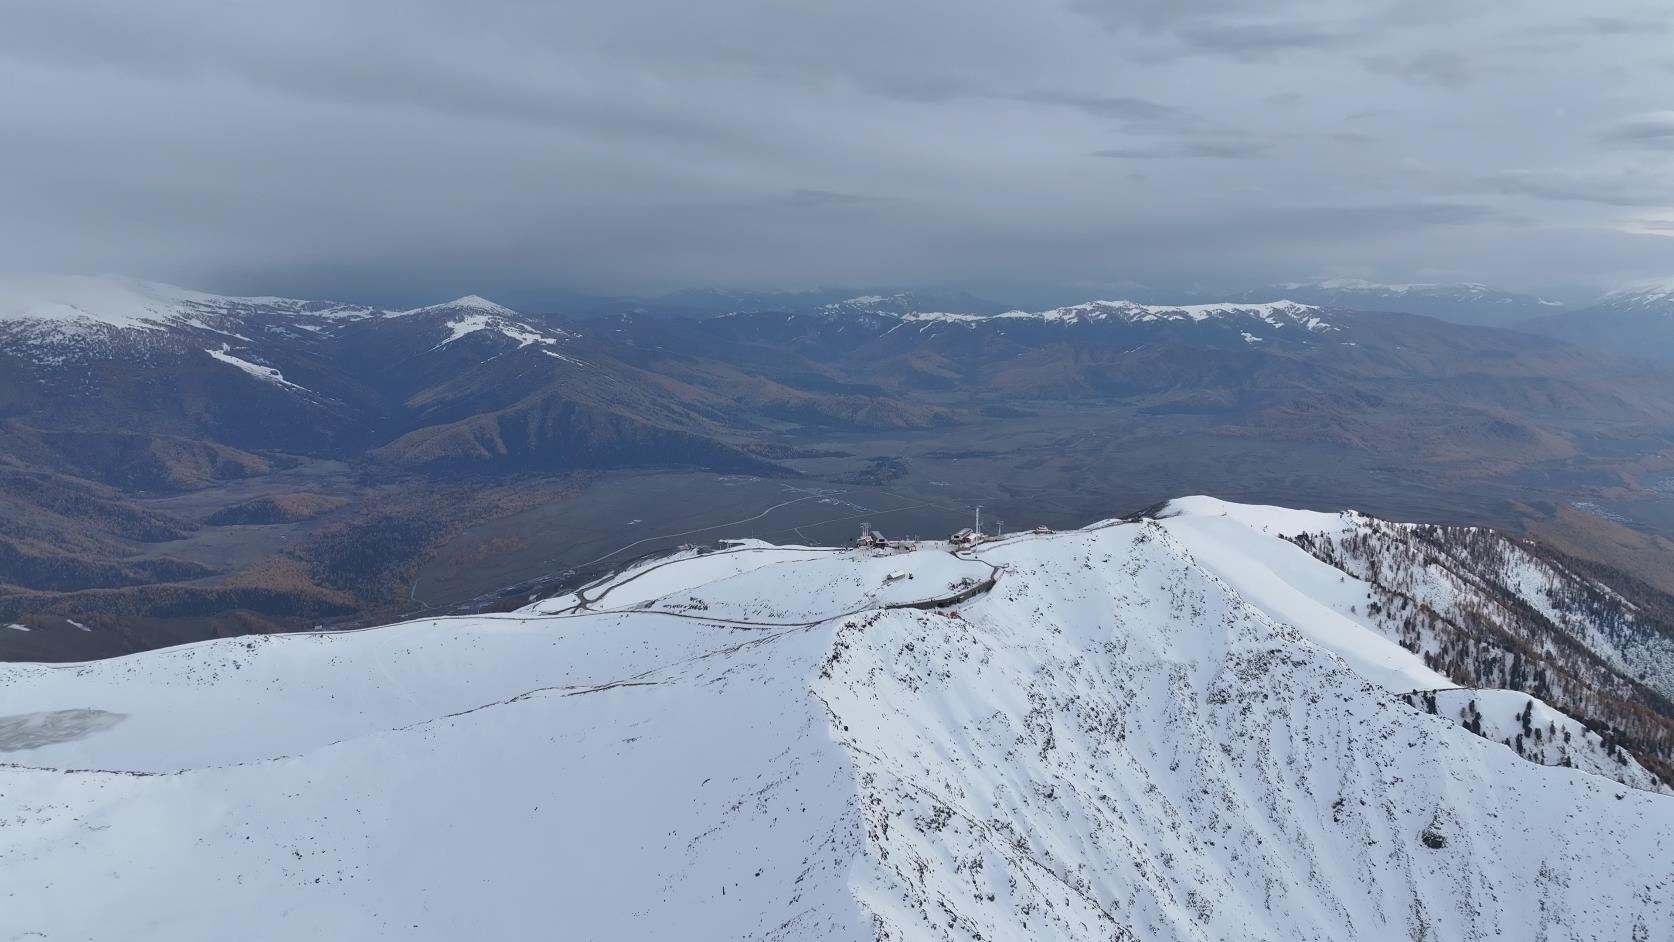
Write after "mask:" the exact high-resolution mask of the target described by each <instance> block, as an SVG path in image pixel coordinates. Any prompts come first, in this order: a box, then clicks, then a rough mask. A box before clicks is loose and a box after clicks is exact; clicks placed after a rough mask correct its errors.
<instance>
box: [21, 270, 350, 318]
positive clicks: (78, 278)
mask: <svg viewBox="0 0 1674 942" xmlns="http://www.w3.org/2000/svg"><path fill="white" fill-rule="evenodd" d="M255 310H261V311H267V312H277V313H288V314H294V315H305V316H307V317H309V318H315V319H326V320H330V319H343V318H359V317H367V316H370V315H371V313H372V311H371V309H370V308H367V307H364V306H361V305H353V304H338V303H336V302H330V301H303V300H297V299H295V298H273V297H229V296H226V295H218V294H209V293H207V292H203V291H193V290H191V289H188V288H180V287H176V286H174V285H167V284H162V283H159V282H154V281H142V280H140V279H137V278H124V277H120V276H115V275H99V276H86V275H0V323H4V322H9V321H33V322H48V323H55V324H58V325H60V327H61V329H64V330H74V329H76V328H77V327H85V326H91V325H100V326H104V327H111V328H116V329H119V330H152V331H154V330H164V329H167V328H168V327H170V326H177V325H185V326H195V327H201V328H206V329H218V328H219V327H222V326H225V324H224V323H223V321H225V320H226V319H227V318H229V317H233V316H236V315H239V314H244V313H249V312H251V311H255Z"/></svg>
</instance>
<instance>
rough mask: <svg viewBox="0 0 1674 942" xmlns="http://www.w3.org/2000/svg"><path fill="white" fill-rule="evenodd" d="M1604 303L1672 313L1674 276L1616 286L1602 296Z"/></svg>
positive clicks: (1624, 307) (1629, 308)
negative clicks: (1613, 289) (1622, 286)
mask: <svg viewBox="0 0 1674 942" xmlns="http://www.w3.org/2000/svg"><path fill="white" fill-rule="evenodd" d="M1602 303H1603V304H1605V305H1608V306H1610V307H1614V308H1620V309H1624V310H1636V309H1645V310H1655V311H1658V312H1661V313H1674V278H1661V279H1657V280H1654V281H1643V282H1640V283H1638V284H1633V285H1628V286H1627V287H1625V288H1618V289H1617V290H1615V291H1612V292H1610V293H1609V294H1607V295H1605V296H1604V300H1603V302H1602Z"/></svg>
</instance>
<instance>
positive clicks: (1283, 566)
mask: <svg viewBox="0 0 1674 942" xmlns="http://www.w3.org/2000/svg"><path fill="white" fill-rule="evenodd" d="M1294 514H1295V512H1289V511H1282V510H1279V509H1277V508H1250V507H1244V506H1240V505H1231V504H1224V503H1221V502H1216V501H1210V500H1207V499H1190V500H1186V501H1177V502H1175V503H1174V504H1173V505H1171V506H1170V507H1169V509H1168V510H1167V511H1165V512H1164V514H1163V519H1161V520H1158V521H1145V522H1134V523H1124V522H1106V523H1103V524H1100V525H1096V526H1094V527H1091V528H1089V529H1087V530H1082V531H1071V532H1066V533H1060V534H1052V535H1041V536H1037V535H1028V536H1014V537H1012V538H1009V539H1006V540H1001V541H997V542H992V543H988V544H984V545H983V546H981V547H980V548H978V549H976V550H975V551H973V552H969V553H965V554H960V555H954V554H952V553H950V552H948V551H947V550H946V549H945V548H940V547H934V546H931V545H924V546H921V547H919V548H918V549H916V550H914V551H911V552H901V553H893V554H878V553H876V552H875V551H871V550H830V549H820V548H811V547H791V548H772V547H768V546H766V545H765V544H758V543H745V544H741V545H740V546H738V547H737V548H736V549H734V550H732V551H728V552H722V553H712V554H707V555H701V556H700V555H696V554H692V553H688V554H682V555H679V556H676V557H674V558H671V559H663V560H654V561H650V562H647V563H643V564H641V565H639V566H637V567H635V568H633V569H630V570H628V571H626V572H624V573H621V574H619V575H617V576H614V577H611V578H609V579H606V580H602V581H601V582H600V583H598V584H596V585H594V586H590V587H587V588H585V589H583V590H582V591H581V592H580V593H579V594H577V595H575V596H571V597H569V598H567V599H554V600H548V601H546V602H539V603H536V604H534V605H532V606H530V607H529V608H527V609H525V610H522V611H519V612H514V613H508V614H504V615H494V616H476V617H465V618H439V619H429V620H424V621H418V622H410V623H406V624H401V625H393V626H388V627H383V628H377V629H368V630H363V631H357V632H345V633H338V634H306V635H289V636H272V637H263V638H237V639H227V640H220V641H213V642H206V643H202V644H195V645H189V646H184V647H180V648H174V649H169V650H163V651H155V652H150V653H147V654H141V655H135V656H131V657H125V658H119V659H113V660H109V661H100V662H94V663H88V664H80V665H55V666H48V665H30V664H10V665H0V689H4V690H5V691H6V696H5V698H4V701H3V702H4V707H3V711H0V712H3V713H4V714H5V715H0V749H4V750H6V751H4V752H0V761H3V762H5V763H6V764H5V765H0V794H4V795H5V796H6V799H7V803H6V806H7V812H6V815H5V826H4V827H0V928H4V929H5V930H6V935H5V936H4V937H6V938H11V937H18V938H45V939H77V940H80V939H89V938H91V939H107V938H119V939H124V940H130V939H168V940H171V942H179V940H195V939H204V940H208V939H217V940H218V939H225V938H229V937H236V938H241V939H274V940H279V939H286V940H291V939H297V938H302V937H310V936H312V937H318V938H333V939H335V938H355V939H459V938H528V937H556V938H565V939H624V938H693V939H732V938H749V939H799V940H800V939H842V940H849V939H853V940H875V939H879V938H887V939H898V940H917V939H970V938H983V939H988V940H1025V939H1028V940H1034V939H1056V938H1063V939H1143V940H1223V939H1224V940H1233V939H1238V940H1245V939H1263V940H1295V939H1318V940H1326V939H1331V940H1336V939H1351V938H1363V939H1409V938H1430V939H1449V940H1453V939H1459V940H1472V939H1482V940H1486V939H1535V938H1551V939H1599V940H1606V939H1609V940H1616V939H1635V938H1645V939H1655V938H1661V937H1665V936H1659V935H1657V933H1664V934H1666V931H1667V929H1666V927H1667V926H1668V925H1671V924H1674V798H1670V797H1668V796H1665V795H1662V794H1656V793H1654V792H1652V791H1650V790H1646V789H1641V788H1632V787H1628V786H1626V785H1623V784H1621V783H1618V782H1616V781H1612V780H1609V779H1606V778H1604V777H1602V776H1600V775H1595V774H1589V773H1588V772H1586V771H1583V770H1580V769H1570V768H1552V767H1547V766H1543V765H1539V764H1537V763H1536V762H1534V761H1530V760H1528V759H1525V758H1521V757H1519V756H1518V755H1517V754H1515V753H1514V752H1513V751H1512V750H1510V749H1508V748H1506V747H1505V746H1503V745H1501V744H1499V743H1498V742H1491V741H1489V740H1487V739H1484V738H1482V737H1479V736H1477V735H1474V734H1472V733H1470V732H1467V731H1466V730H1464V729H1462V728H1461V727H1460V726H1459V725H1458V723H1457V722H1456V721H1455V720H1453V719H1451V718H1448V717H1446V716H1440V715H1431V714H1430V713H1428V712H1426V711H1425V710H1423V709H1420V708H1416V707H1414V706H1412V705H1411V704H1409V703H1408V702H1406V701H1404V700H1403V699H1401V697H1400V696H1399V695H1398V694H1397V691H1405V690H1411V689H1417V688H1418V687H1422V686H1424V685H1425V683H1427V682H1429V681H1432V680H1434V678H1433V677H1429V676H1426V675H1425V674H1424V673H1423V671H1424V670H1426V669H1425V668H1423V665H1422V662H1421V661H1417V659H1416V656H1414V655H1411V654H1409V653H1408V652H1406V651H1405V650H1404V649H1401V648H1399V647H1398V646H1394V645H1392V644H1390V643H1389V642H1387V641H1386V640H1385V639H1383V638H1382V637H1381V636H1380V635H1379V634H1378V633H1377V632H1376V631H1375V630H1374V629H1373V628H1371V627H1369V625H1368V624H1366V623H1364V622H1362V621H1361V620H1359V618H1358V617H1357V612H1356V608H1360V609H1361V611H1363V610H1364V609H1363V607H1362V606H1361V604H1360V599H1361V598H1362V597H1363V596H1362V594H1361V593H1362V592H1363V589H1362V588H1359V587H1357V585H1356V582H1355V580H1353V579H1352V578H1345V577H1344V576H1343V574H1342V573H1340V572H1338V571H1337V570H1336V569H1333V568H1332V567H1330V566H1327V565H1326V564H1324V563H1321V562H1318V561H1317V560H1314V559H1313V558H1312V557H1310V556H1308V555H1307V554H1306V553H1304V552H1302V551H1301V550H1300V549H1298V548H1297V547H1295V546H1293V545H1292V544H1290V543H1287V542H1285V541H1283V540H1282V539H1280V536H1281V535H1282V534H1286V533H1287V532H1288V531H1289V530H1290V529H1291V528H1293V527H1301V528H1303V529H1304V530H1307V531H1310V532H1318V531H1319V530H1320V528H1321V527H1322V526H1328V525H1340V524H1342V523H1343V521H1346V520H1349V519H1350V518H1347V517H1343V516H1340V515H1311V516H1296V515H1294ZM1298 532H1300V531H1298ZM903 572H905V573H906V574H907V575H909V576H910V578H905V577H899V578H891V577H892V576H894V575H896V574H898V573H903ZM990 578H992V579H993V580H994V581H993V582H992V586H991V588H988V587H987V584H986V582H985V581H984V580H987V579H990ZM968 580H976V581H978V583H979V588H987V590H986V591H982V592H980V593H979V594H976V595H975V596H974V597H970V598H966V599H964V600H962V601H960V602H958V603H957V604H956V605H954V606H952V607H951V608H949V607H942V608H937V607H935V606H934V599H935V598H936V597H937V595H938V593H950V594H949V596H947V597H952V593H956V592H957V593H966V592H969V591H970V586H969V585H968V584H967V581H968ZM924 604H929V605H931V607H929V608H920V607H915V606H918V605H924ZM954 610H956V611H957V615H956V616H955V615H954V614H953V611H954ZM1391 647H1393V648H1394V650H1393V651H1392V650H1390V648H1391ZM1415 661H1416V664H1415ZM1415 682H1416V683H1415ZM1409 684H1412V685H1413V686H1408V685H1409ZM1479 693H1483V694H1484V696H1483V699H1482V702H1483V704H1484V708H1485V710H1486V711H1487V712H1492V713H1493V714H1494V716H1495V717H1498V716H1499V714H1501V713H1506V712H1507V710H1508V709H1509V708H1511V707H1512V706H1514V704H1513V702H1512V701H1511V699H1509V698H1506V697H1498V696H1496V695H1495V694H1494V693H1493V692H1479ZM1501 693H1504V692H1501ZM1502 701H1503V702H1502ZM1519 702H1520V701H1519ZM1537 717H1538V718H1539V720H1540V721H1541V722H1544V723H1547V724H1549V726H1550V728H1557V726H1559V725H1560V724H1563V723H1565V722H1573V721H1570V720H1568V718H1566V717H1563V716H1562V715H1561V714H1557V713H1556V711H1551V710H1550V709H1549V708H1547V707H1545V706H1544V705H1542V706H1541V707H1540V708H1539V712H1538V714H1537ZM1496 722H1498V720H1496ZM1640 771H1641V772H1643V770H1640Z"/></svg>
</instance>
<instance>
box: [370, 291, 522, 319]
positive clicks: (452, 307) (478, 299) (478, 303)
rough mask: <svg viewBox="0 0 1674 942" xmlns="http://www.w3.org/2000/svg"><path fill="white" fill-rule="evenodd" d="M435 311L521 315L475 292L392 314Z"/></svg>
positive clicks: (507, 315)
mask: <svg viewBox="0 0 1674 942" xmlns="http://www.w3.org/2000/svg"><path fill="white" fill-rule="evenodd" d="M436 311H471V312H473V313H476V314H484V315H489V316H493V317H521V316H522V315H521V314H519V313H518V312H516V311H514V310H512V309H511V308H509V307H506V306H505V305H504V304H495V303H494V302H493V301H490V300H488V299H487V298H485V297H483V296H481V295H477V294H467V295H466V296H464V297H463V298H454V299H453V300H452V301H444V302H443V303H441V304H428V305H425V306H424V307H415V308H413V309H412V310H408V311H394V312H392V315H393V316H396V317H406V316H408V315H412V314H429V313H433V312H436Z"/></svg>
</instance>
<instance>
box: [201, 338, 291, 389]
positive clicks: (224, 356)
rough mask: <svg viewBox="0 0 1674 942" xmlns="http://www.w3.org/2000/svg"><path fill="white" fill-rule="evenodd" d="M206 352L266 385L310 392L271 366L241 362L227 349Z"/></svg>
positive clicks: (246, 361) (247, 361)
mask: <svg viewBox="0 0 1674 942" xmlns="http://www.w3.org/2000/svg"><path fill="white" fill-rule="evenodd" d="M204 352H205V353H207V354H209V355H210V356H212V357H214V358H215V359H216V360H219V361H220V362H222V363H225V364H227V365H228V366H232V367H237V368H238V369H240V370H243V371H244V372H245V373H248V374H250V375H251V376H254V377H255V378H256V379H259V380H261V381H262V382H264V383H272V384H273V385H275V386H283V387H285V388H286V389H296V390H301V391H303V392H307V391H308V390H306V389H304V388H303V387H301V386H298V385H297V384H295V383H293V382H290V381H289V380H287V379H285V376H284V374H283V373H280V372H279V371H278V370H276V369H274V368H273V367H271V366H262V365H261V364H259V363H251V362H250V361H249V360H241V359H239V358H238V357H235V356H233V355H232V354H231V353H228V352H227V348H226V347H222V348H221V349H219V350H205V351H204Z"/></svg>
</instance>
